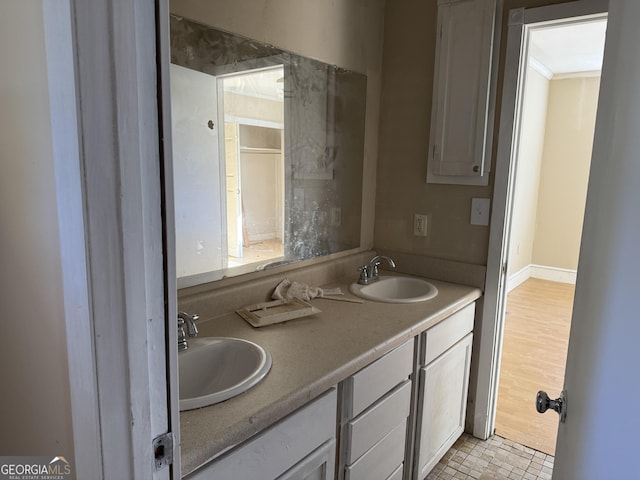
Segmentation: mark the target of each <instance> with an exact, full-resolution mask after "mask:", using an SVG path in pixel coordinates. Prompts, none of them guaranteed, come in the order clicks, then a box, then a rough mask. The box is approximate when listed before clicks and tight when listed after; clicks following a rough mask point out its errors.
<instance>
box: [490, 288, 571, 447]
mask: <svg viewBox="0 0 640 480" xmlns="http://www.w3.org/2000/svg"><path fill="white" fill-rule="evenodd" d="M574 291H575V286H574V285H571V284H566V283H557V282H550V281H547V280H540V279H535V278H530V279H529V280H527V281H526V282H524V283H523V284H522V285H520V286H518V287H516V288H515V289H513V290H512V291H511V293H509V295H508V299H507V316H506V320H505V330H504V344H503V349H502V366H501V371H500V384H499V387H498V408H497V415H496V434H498V435H500V436H502V437H505V438H508V439H510V440H513V441H514V442H517V443H520V444H522V445H525V446H527V447H530V448H533V449H535V450H539V451H541V452H545V453H547V454H549V455H555V445H556V436H557V429H558V418H559V417H558V415H557V414H556V413H555V412H553V411H550V410H549V411H547V412H546V413H545V414H543V415H541V414H539V413H538V412H537V411H536V408H535V397H536V393H537V392H538V390H545V391H546V392H547V393H548V394H549V396H550V397H551V398H557V397H558V396H559V395H560V392H561V391H562V387H563V384H564V370H565V363H566V358H567V345H568V342H569V328H570V325H571V311H572V308H573V296H574Z"/></svg>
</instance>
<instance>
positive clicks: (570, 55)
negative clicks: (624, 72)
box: [529, 19, 607, 78]
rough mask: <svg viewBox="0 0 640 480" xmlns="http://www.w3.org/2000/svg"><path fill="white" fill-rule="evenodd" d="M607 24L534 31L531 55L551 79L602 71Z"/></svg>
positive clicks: (599, 22)
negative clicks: (559, 76)
mask: <svg viewBox="0 0 640 480" xmlns="http://www.w3.org/2000/svg"><path fill="white" fill-rule="evenodd" d="M606 29H607V20H606V19H603V20H593V21H588V22H582V23H575V24H570V25H558V26H545V27H538V28H535V29H532V30H531V36H530V39H529V54H530V56H531V57H533V58H534V59H535V61H537V63H538V64H541V65H542V66H543V67H544V68H546V70H547V71H548V72H547V77H548V78H553V77H555V76H558V75H567V74H574V73H580V72H594V71H600V70H601V69H602V57H603V52H604V39H605V33H606Z"/></svg>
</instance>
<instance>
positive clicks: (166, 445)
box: [152, 432, 173, 472]
mask: <svg viewBox="0 0 640 480" xmlns="http://www.w3.org/2000/svg"><path fill="white" fill-rule="evenodd" d="M152 449H153V465H154V471H156V472H157V471H158V470H162V469H163V468H164V467H166V466H167V465H171V464H172V463H173V433H171V432H167V433H163V434H162V435H159V436H157V437H156V438H154V439H153V444H152Z"/></svg>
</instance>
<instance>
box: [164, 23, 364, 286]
mask: <svg viewBox="0 0 640 480" xmlns="http://www.w3.org/2000/svg"><path fill="white" fill-rule="evenodd" d="M170 32H171V70H170V75H171V110H172V112H171V115H172V136H173V165H174V166H173V168H174V172H173V173H174V188H175V217H176V218H175V224H176V225H175V226H176V267H177V276H178V287H179V288H184V287H188V286H192V285H197V284H201V283H206V282H210V281H213V280H219V279H221V278H224V277H229V276H235V275H239V274H244V273H249V272H253V271H259V270H265V269H268V268H270V267H273V266H277V265H282V264H285V263H291V262H295V261H300V260H305V259H309V258H314V257H319V256H323V255H328V254H332V253H336V252H341V251H346V250H351V249H355V248H358V247H359V246H360V225H361V211H362V168H363V158H364V122H365V106H366V77H365V76H364V75H362V74H359V73H354V72H351V71H348V70H345V69H342V68H339V67H336V66H333V65H328V64H326V63H323V62H320V61H317V60H314V59H310V58H306V57H302V56H300V55H296V54H293V53H291V52H287V51H283V50H281V49H278V48H275V47H273V46H270V45H265V44H263V43H260V42H257V41H254V40H250V39H247V38H245V37H241V36H239V35H235V34H232V33H228V32H223V31H220V30H216V29H214V28H211V27H208V26H206V25H202V24H200V23H197V22H194V21H191V20H188V19H186V18H184V17H178V16H174V15H172V16H171V17H170Z"/></svg>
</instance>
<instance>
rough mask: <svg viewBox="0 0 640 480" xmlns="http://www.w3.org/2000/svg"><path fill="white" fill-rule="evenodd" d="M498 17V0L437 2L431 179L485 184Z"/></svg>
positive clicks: (430, 155) (433, 180)
mask: <svg viewBox="0 0 640 480" xmlns="http://www.w3.org/2000/svg"><path fill="white" fill-rule="evenodd" d="M494 19H495V0H439V2H438V38H437V40H436V68H435V75H434V89H433V105H432V115H431V135H430V144H429V168H428V172H429V173H428V177H427V180H428V181H429V182H433V183H471V184H482V185H486V184H487V180H488V175H486V174H485V168H484V159H485V153H486V152H487V151H488V150H489V151H490V147H491V146H490V145H487V143H486V142H487V141H488V140H490V138H489V135H487V128H488V127H489V126H490V122H489V121H488V119H487V116H488V114H489V93H490V91H489V90H490V78H491V56H492V47H493V28H494ZM487 158H489V155H488V154H487ZM465 177H467V178H471V179H474V180H475V181H474V180H472V181H469V182H465V181H463V180H462V179H464V178H465ZM461 178H462V179H461Z"/></svg>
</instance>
